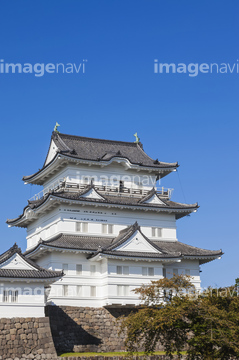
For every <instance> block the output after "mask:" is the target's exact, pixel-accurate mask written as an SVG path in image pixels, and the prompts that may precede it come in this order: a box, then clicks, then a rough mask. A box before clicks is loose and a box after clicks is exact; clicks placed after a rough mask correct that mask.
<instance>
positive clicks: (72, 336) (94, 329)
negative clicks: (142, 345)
mask: <svg viewBox="0 0 239 360" xmlns="http://www.w3.org/2000/svg"><path fill="white" fill-rule="evenodd" d="M131 311H133V310H132V309H129V308H114V309H112V308H86V307H71V306H61V307H58V306H48V307H47V314H48V316H49V319H50V325H51V331H52V336H53V341H54V344H55V348H56V350H57V352H58V353H60V352H82V351H94V352H111V351H122V350H125V347H124V337H125V335H124V334H121V335H119V334H118V332H119V329H120V321H119V319H118V318H119V317H120V316H121V315H125V316H127V315H129V313H130V312H131ZM134 311H135V310H134ZM117 319H118V320H117Z"/></svg>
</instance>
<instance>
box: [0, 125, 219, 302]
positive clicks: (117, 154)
mask: <svg viewBox="0 0 239 360" xmlns="http://www.w3.org/2000/svg"><path fill="white" fill-rule="evenodd" d="M177 166H178V164H177V163H163V162H159V161H158V160H152V159H151V158H150V157H149V156H148V155H147V154H146V153H145V152H144V150H143V148H142V144H140V143H127V142H120V141H110V140H98V139H91V138H83V137H79V136H70V135H64V134H59V133H56V132H53V135H52V139H51V144H50V147H49V151H48V155H47V158H46V161H45V164H44V166H43V168H42V169H41V170H39V171H38V172H37V173H35V174H33V175H31V176H27V177H24V181H25V182H26V183H33V184H38V185H43V190H42V192H41V193H39V194H38V195H36V196H35V197H34V198H32V199H30V200H29V201H28V205H27V206H26V207H25V208H24V210H23V213H22V215H20V216H19V217H18V218H16V219H13V220H7V223H8V225H9V226H18V227H25V228H27V250H26V252H25V254H24V257H25V259H27V260H26V261H28V260H29V261H30V262H31V264H33V263H35V264H37V266H38V267H40V268H41V269H42V268H44V269H47V270H48V271H53V272H54V274H56V275H55V276H58V278H57V279H56V281H55V282H53V281H51V283H52V285H51V286H50V287H49V286H48V287H47V290H46V294H47V296H46V299H47V300H46V301H47V303H48V304H52V305H54V304H55V305H67V306H87V307H102V306H122V305H123V306H134V305H137V304H139V299H138V296H137V295H136V294H135V293H134V291H133V289H135V288H136V287H138V286H141V285H142V284H149V283H150V281H151V280H157V279H161V278H163V277H171V276H173V274H187V275H190V276H191V281H192V282H193V283H194V285H195V286H196V288H197V289H200V265H201V264H204V263H207V262H209V261H212V260H214V259H217V258H220V256H221V255H222V251H221V250H204V249H200V248H198V247H194V246H190V245H186V244H184V243H182V242H180V241H178V239H177V233H176V221H177V219H180V218H181V217H183V216H185V215H188V214H190V213H192V212H196V211H197V209H198V205H197V204H191V205H188V204H181V203H177V202H173V201H172V200H170V195H171V192H172V191H171V189H165V188H161V189H158V188H157V187H156V181H157V180H160V179H161V178H162V177H164V176H166V175H168V174H169V173H170V172H172V171H174V170H175V169H176V168H177ZM87 174H88V176H87ZM112 174H113V175H114V178H113V177H112ZM147 177H148V179H149V181H148V182H145V180H146V178H147ZM135 179H136V180H135ZM0 260H1V257H0ZM4 264H5V263H4V262H2V263H1V262H0V269H4V266H5V265H4ZM8 266H9V265H8ZM62 270H63V271H64V274H65V275H64V276H63V277H62V276H60V275H59V274H60V271H62ZM26 274H27V273H26ZM26 274H25V278H22V279H21V281H22V282H24V281H25V282H27V281H28V278H27V275H26ZM0 279H1V281H5V283H6V282H8V281H10V279H9V278H8V277H6V276H5V278H3V277H1V271H0ZM17 281H19V279H18V280H17V279H15V280H14V277H13V278H11V287H14V286H15V285H14V284H16V286H17ZM4 299H5V301H4ZM6 299H7V298H6V296H5V298H4V296H3V293H1V294H0V304H1V305H4V302H7V301H6ZM15 300H16V299H14V301H15ZM24 301H25V300H24V299H23V298H22V300H21V298H20V297H19V298H18V302H19V305H20V303H21V302H22V304H21V305H22V306H24ZM15 302H16V301H15ZM28 305H29V304H28Z"/></svg>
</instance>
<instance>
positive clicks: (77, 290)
mask: <svg viewBox="0 0 239 360" xmlns="http://www.w3.org/2000/svg"><path fill="white" fill-rule="evenodd" d="M76 292H77V296H79V297H81V296H82V286H81V285H77V287H76Z"/></svg>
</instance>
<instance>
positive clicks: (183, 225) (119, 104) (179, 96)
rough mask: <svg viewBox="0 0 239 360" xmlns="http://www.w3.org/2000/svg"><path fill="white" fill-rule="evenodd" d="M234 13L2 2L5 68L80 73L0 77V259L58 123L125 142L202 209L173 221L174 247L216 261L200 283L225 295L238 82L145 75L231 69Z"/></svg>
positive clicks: (172, 4)
mask: <svg viewBox="0 0 239 360" xmlns="http://www.w3.org/2000/svg"><path fill="white" fill-rule="evenodd" d="M238 14H239V3H238V1H237V0H234V1H233V0H231V1H228V0H227V1H222V0H217V1H216V0H214V1H210V2H208V1H206V0H200V1H197V0H196V1H188V0H185V1H180V2H179V1H178V0H168V1H161V0H150V1H148V0H144V1H142V0H137V1H136V0H132V1H130V2H128V1H122V0H121V1H119V0H101V1H99V0H88V1H86V0H75V1H73V0H68V1H66V0H64V1H62V0H57V1H56V0H51V1H50V2H49V1H44V0H42V1H34V2H33V1H26V0H22V1H21V2H19V1H12V0H8V1H5V2H2V4H1V12H0V59H2V60H4V63H21V64H24V63H31V64H36V63H44V64H48V63H53V64H56V63H64V64H66V63H75V64H76V65H79V64H80V63H82V61H83V59H85V60H87V63H86V67H85V73H84V74H83V73H82V72H79V73H78V74H77V73H72V74H66V73H64V74H63V73H58V74H57V73H54V74H52V73H51V74H50V73H46V74H44V76H41V77H36V76H35V75H34V73H32V74H24V73H15V74H12V73H8V74H6V73H1V74H0V121H1V152H0V157H1V159H0V160H1V186H2V195H1V204H2V206H1V210H0V233H1V238H0V252H3V251H5V250H7V249H8V248H9V247H10V246H11V245H12V244H13V243H14V242H15V241H16V242H17V243H18V244H19V245H20V246H21V247H22V249H24V250H25V247H26V241H25V235H26V232H25V230H24V229H17V228H11V229H9V228H8V227H7V225H6V224H5V221H6V219H7V218H14V217H16V216H17V215H19V214H20V213H21V212H22V209H23V207H24V206H25V205H26V204H27V199H28V198H29V197H30V196H32V195H33V194H34V193H36V192H38V191H39V190H40V188H38V187H36V186H30V185H28V186H26V185H24V184H23V182H22V181H21V178H22V176H23V175H29V174H31V173H33V172H35V171H36V170H38V169H39V168H40V167H41V166H42V165H43V162H44V158H45V156H46V153H47V150H48V145H49V141H50V136H51V132H52V130H53V128H54V125H55V122H56V121H58V122H59V123H60V125H61V127H60V131H61V132H63V133H69V134H76V135H82V136H89V137H99V138H107V139H115V140H117V139H118V140H125V141H134V137H133V134H134V133H135V132H136V131H137V132H138V134H139V136H140V138H141V141H142V143H143V145H144V149H145V150H146V152H147V153H148V154H149V155H150V156H152V157H153V158H159V160H161V161H168V162H173V161H178V162H179V164H180V168H179V172H178V174H177V173H173V174H171V175H169V176H168V177H166V178H164V179H163V182H162V185H164V186H166V187H173V188H174V189H175V191H174V195H173V200H175V201H182V202H184V201H185V198H186V201H187V202H188V203H193V202H196V201H198V203H199V205H200V209H199V211H198V213H196V214H192V215H191V216H190V217H185V218H183V219H181V220H179V221H178V238H179V240H180V241H182V242H185V243H188V244H191V245H195V246H199V247H202V248H208V249H220V248H222V249H223V251H224V252H225V254H224V256H223V258H222V259H221V260H218V261H214V262H212V263H210V264H206V265H204V266H202V273H201V276H202V285H203V286H208V285H212V286H213V285H218V286H224V285H230V284H232V283H233V282H234V279H235V278H236V277H238V276H239V271H238V255H237V254H238V251H239V245H238V200H239V199H238V177H239V176H238V173H239V171H238V130H239V129H238V128H239V126H238V113H239V111H238V110H239V103H238V97H239V82H238V79H239V73H236V71H235V72H233V73H224V74H221V73H220V74H219V73H218V74H217V73H215V72H214V73H212V74H211V73H204V74H203V73H199V74H198V76H195V77H190V76H189V74H188V73H187V74H178V73H168V74H167V73H163V74H154V71H153V64H154V59H158V60H159V62H161V63H175V64H178V63H185V64H190V63H198V64H201V63H206V64H211V63H217V64H221V63H226V64H228V63H229V64H230V65H231V66H232V65H233V64H235V63H236V64H237V60H238V59H239V52H238V38H239V21H238V20H239V19H238V17H239V15H238Z"/></svg>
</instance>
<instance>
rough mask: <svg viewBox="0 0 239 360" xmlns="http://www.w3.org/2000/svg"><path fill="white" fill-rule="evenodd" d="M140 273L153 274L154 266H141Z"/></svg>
mask: <svg viewBox="0 0 239 360" xmlns="http://www.w3.org/2000/svg"><path fill="white" fill-rule="evenodd" d="M142 275H143V276H154V268H153V267H142Z"/></svg>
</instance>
